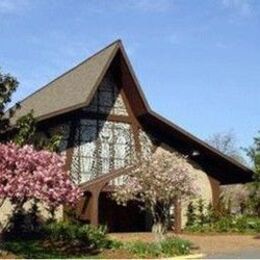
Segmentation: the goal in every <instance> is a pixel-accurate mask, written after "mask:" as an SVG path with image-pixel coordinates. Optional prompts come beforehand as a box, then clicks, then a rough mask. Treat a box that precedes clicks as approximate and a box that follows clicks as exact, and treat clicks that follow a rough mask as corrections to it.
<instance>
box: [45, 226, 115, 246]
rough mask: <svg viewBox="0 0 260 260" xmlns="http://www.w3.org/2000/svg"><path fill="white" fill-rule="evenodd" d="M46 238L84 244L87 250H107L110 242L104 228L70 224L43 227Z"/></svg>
mask: <svg viewBox="0 0 260 260" xmlns="http://www.w3.org/2000/svg"><path fill="white" fill-rule="evenodd" d="M44 231H45V236H46V238H48V239H50V240H53V241H65V242H66V241H70V242H73V243H75V244H85V245H87V246H88V247H89V248H108V247H110V246H111V241H110V240H109V239H108V238H107V235H106V232H107V229H106V227H104V226H99V227H94V226H91V225H83V224H79V223H71V222H57V223H56V222H53V223H50V224H47V225H45V226H44Z"/></svg>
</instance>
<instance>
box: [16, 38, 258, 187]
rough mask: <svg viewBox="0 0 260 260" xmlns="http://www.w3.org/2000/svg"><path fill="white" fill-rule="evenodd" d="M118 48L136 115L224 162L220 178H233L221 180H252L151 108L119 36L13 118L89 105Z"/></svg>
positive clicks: (245, 171) (213, 159)
mask: <svg viewBox="0 0 260 260" xmlns="http://www.w3.org/2000/svg"><path fill="white" fill-rule="evenodd" d="M118 52H120V55H121V57H122V64H124V65H125V68H126V69H127V71H128V72H129V75H130V77H131V79H132V82H133V84H132V85H131V86H132V87H133V88H134V89H135V91H136V92H135V93H137V95H138V98H137V99H136V98H134V102H136V103H137V102H138V103H139V104H141V105H140V107H141V109H140V111H139V112H138V115H137V116H138V118H139V120H140V121H141V122H144V123H145V124H147V125H150V128H155V130H158V131H160V133H163V134H164V135H167V136H168V137H170V138H172V139H173V140H174V141H177V142H180V144H181V145H183V144H185V145H186V146H188V147H189V148H190V149H191V150H192V149H193V150H195V149H197V150H198V151H199V152H201V153H202V156H206V157H207V158H206V159H205V157H203V160H204V161H205V160H208V161H209V162H213V164H214V165H217V166H218V167H219V168H220V169H221V168H222V166H224V168H225V169H226V170H225V172H223V173H220V175H222V177H221V178H222V179H226V178H228V177H229V178H230V177H232V178H233V180H231V181H221V182H222V183H236V182H248V181H251V180H252V174H253V172H252V171H251V170H250V169H248V168H247V167H245V166H244V165H242V164H241V163H239V162H237V161H236V160H234V159H232V158H230V157H228V156H226V155H224V154H223V153H221V152H220V151H218V150H217V149H215V148H213V147H211V146H210V145H208V144H206V143H205V142H203V141H201V140H200V139H198V138H197V137H195V136H193V135H192V134H190V133H188V132H187V131H185V130H183V129H182V128H180V127H179V126H177V125H175V124H173V123H171V122H170V121H168V120H166V119H164V118H163V117H161V116H160V115H158V114H157V113H155V112H154V111H152V110H151V108H150V107H149V105H148V102H147V101H146V99H145V96H144V94H143V91H142V89H141V87H140V84H139V82H138V79H137V77H136V76H135V73H134V70H133V69H132V66H131V64H130V61H129V59H128V57H127V55H126V52H125V50H124V47H123V45H122V43H121V41H120V40H117V41H115V42H113V43H112V44H110V45H109V46H107V47H106V48H104V49H102V50H101V51H99V52H98V53H96V54H94V55H93V56H91V57H90V58H88V59H86V60H85V61H83V62H82V63H80V64H79V65H77V66H76V67H74V68H72V69H71V70H69V71H67V72H65V73H64V74H62V75H61V76H59V77H58V78H56V79H55V80H53V81H51V82H50V83H49V84H47V85H46V86H44V87H42V88H41V89H39V90H38V91H36V92H34V93H33V94H31V95H30V96H28V97H27V98H25V99H24V100H23V101H21V102H20V105H21V109H19V110H17V112H16V113H15V116H14V117H13V118H12V122H13V123H15V121H16V120H17V118H19V117H21V116H22V115H25V114H27V113H28V112H30V111H31V110H34V116H35V118H36V119H37V120H38V121H42V120H45V119H48V118H51V117H54V116H57V115H60V114H64V113H66V112H70V111H73V110H75V109H78V108H81V107H85V106H87V105H89V103H90V101H91V99H92V98H93V96H94V94H95V92H96V90H97V88H98V86H99V84H100V82H101V80H102V79H103V77H104V75H105V73H106V72H107V70H108V68H109V66H110V65H111V63H112V61H113V60H114V58H115V56H116V54H117V53H118ZM129 95H130V96H131V95H134V92H131V91H130V93H129ZM154 126H156V127H154ZM227 171H228V172H233V173H230V174H231V175H230V176H225V174H226V172H227ZM234 173H235V174H234Z"/></svg>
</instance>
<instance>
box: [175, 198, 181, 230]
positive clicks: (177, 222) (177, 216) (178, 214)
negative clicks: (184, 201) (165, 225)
mask: <svg viewBox="0 0 260 260" xmlns="http://www.w3.org/2000/svg"><path fill="white" fill-rule="evenodd" d="M174 215H175V221H174V231H175V233H176V234H180V233H181V202H180V201H179V200H178V199H177V200H176V202H175V207H174Z"/></svg>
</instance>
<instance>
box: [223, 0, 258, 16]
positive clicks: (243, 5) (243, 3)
mask: <svg viewBox="0 0 260 260" xmlns="http://www.w3.org/2000/svg"><path fill="white" fill-rule="evenodd" d="M222 4H223V6H224V7H225V8H227V9H230V10H233V11H235V12H237V13H239V14H240V15H242V16H251V15H252V14H253V11H254V10H253V9H254V8H253V3H252V1H251V0H222Z"/></svg>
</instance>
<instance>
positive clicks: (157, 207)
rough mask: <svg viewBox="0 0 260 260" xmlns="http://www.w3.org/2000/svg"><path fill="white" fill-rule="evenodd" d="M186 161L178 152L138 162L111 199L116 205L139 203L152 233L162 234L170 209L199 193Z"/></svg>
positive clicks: (169, 217)
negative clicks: (145, 211)
mask: <svg viewBox="0 0 260 260" xmlns="http://www.w3.org/2000/svg"><path fill="white" fill-rule="evenodd" d="M192 176H193V175H192V174H191V166H190V164H189V163H188V162H187V159H186V158H185V157H184V156H182V155H179V154H177V153H170V152H167V151H160V152H159V153H157V152H156V153H154V154H153V155H152V156H151V158H149V159H145V160H143V159H142V161H141V162H139V166H138V167H137V168H135V169H134V170H132V171H131V172H130V174H128V175H127V176H126V178H125V181H124V184H122V185H120V186H119V187H117V188H116V189H115V191H114V192H113V194H112V198H113V199H114V200H115V201H116V202H117V203H118V204H119V205H124V206H126V205H127V202H128V201H131V200H135V201H138V202H140V205H143V206H141V207H142V209H146V210H148V211H149V212H150V213H151V215H152V217H153V231H154V232H156V233H163V232H165V231H166V230H167V229H168V228H169V224H170V219H171V214H170V209H171V207H172V206H173V205H174V203H175V202H176V200H181V201H184V200H186V199H188V198H190V197H192V196H194V195H195V194H196V193H197V192H198V187H197V186H196V185H195V183H194V177H192Z"/></svg>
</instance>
